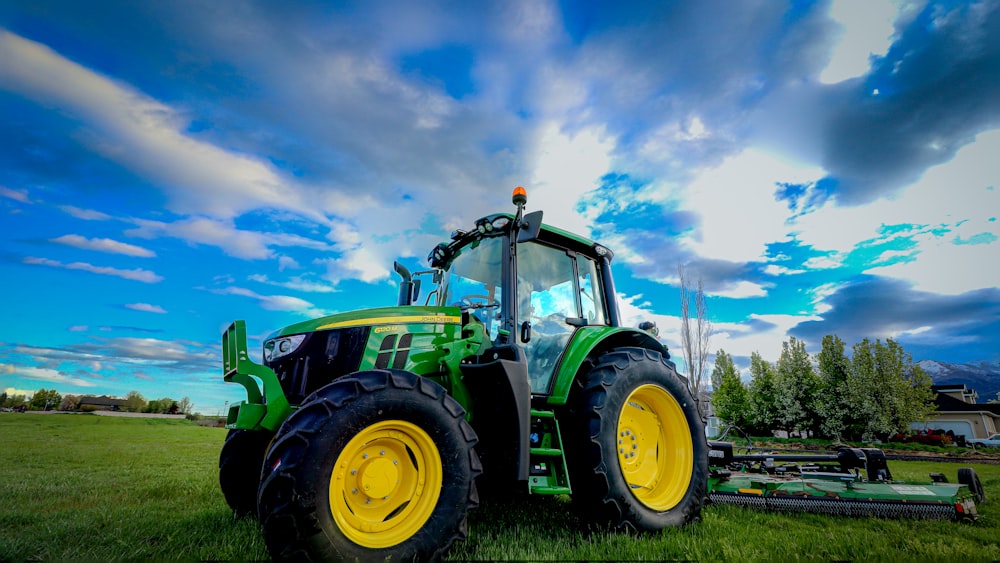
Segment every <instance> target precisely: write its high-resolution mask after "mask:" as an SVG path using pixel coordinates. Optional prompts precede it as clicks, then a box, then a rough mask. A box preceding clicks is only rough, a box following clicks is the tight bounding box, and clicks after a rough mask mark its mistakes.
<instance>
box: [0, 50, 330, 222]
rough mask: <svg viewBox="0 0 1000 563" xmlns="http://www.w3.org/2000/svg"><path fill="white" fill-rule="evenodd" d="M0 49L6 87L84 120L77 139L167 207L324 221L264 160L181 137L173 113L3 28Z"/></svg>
mask: <svg viewBox="0 0 1000 563" xmlns="http://www.w3.org/2000/svg"><path fill="white" fill-rule="evenodd" d="M0 51H3V52H4V53H5V55H4V57H2V58H0V80H2V81H3V82H4V83H5V88H6V89H8V90H11V91H14V92H16V93H17V94H19V95H22V96H25V97H27V98H29V99H32V100H34V101H36V102H38V103H40V104H44V105H46V106H49V107H53V108H55V109H57V110H59V111H62V112H65V113H67V114H69V115H72V116H73V117H75V118H77V119H79V120H80V121H81V122H83V123H85V124H86V125H87V133H86V134H85V136H83V137H81V139H80V140H82V141H83V142H84V143H86V144H87V145H89V147H90V148H91V149H92V150H94V151H95V152H98V153H100V154H101V155H102V156H103V157H104V158H107V159H110V160H112V161H115V162H117V163H119V164H121V165H122V166H124V167H126V168H128V169H130V170H132V171H134V172H136V173H138V174H140V175H142V176H143V177H145V178H147V179H149V180H151V183H154V184H156V185H160V186H165V187H166V188H165V190H166V191H167V193H168V196H169V197H170V208H171V209H172V210H174V211H177V212H180V213H205V214H211V215H213V216H217V217H223V218H228V217H233V216H236V215H239V214H241V213H243V212H246V211H250V210H253V209H259V208H266V209H275V208H276V209H286V210H290V211H294V212H296V213H298V214H301V215H303V216H305V217H310V218H312V219H313V220H315V221H318V222H324V221H325V220H326V218H325V217H324V215H323V213H322V211H321V210H317V209H316V208H315V207H314V206H313V205H312V203H311V202H306V201H304V198H303V197H302V195H301V193H300V190H299V189H298V187H297V186H295V185H294V184H292V183H291V182H289V181H288V180H287V179H286V178H283V177H282V176H281V175H280V174H279V173H278V172H277V171H276V170H275V169H274V167H273V166H271V165H270V163H268V162H266V161H265V160H262V159H259V158H256V157H252V156H247V155H243V154H238V153H235V152H230V151H227V150H224V149H222V148H220V147H217V146H215V145H212V144H210V143H207V142H204V141H201V140H198V139H195V138H193V137H191V136H188V135H186V134H185V133H184V132H183V131H184V129H185V127H186V126H187V124H186V123H185V122H184V119H183V118H182V116H181V114H180V113H179V112H177V111H175V110H174V109H173V108H171V107H169V106H167V105H165V104H162V103H160V102H158V101H156V100H154V99H152V98H149V97H148V96H146V95H144V94H142V93H140V92H137V91H135V90H134V89H132V88H131V87H129V86H126V85H124V84H121V83H118V82H116V81H114V80H111V79H109V78H107V77H105V76H102V75H100V74H97V73H95V72H93V71H91V70H89V69H87V68H85V67H83V66H81V65H79V64H77V63H75V62H73V61H70V60H68V59H66V58H64V57H62V56H61V55H59V54H58V53H56V52H55V51H53V50H52V49H50V48H48V47H46V46H44V45H42V44H40V43H36V42H34V41H30V40H28V39H25V38H23V37H20V36H18V35H15V34H13V33H10V32H7V31H0ZM327 192H328V195H331V196H332V195H336V190H330V189H327ZM345 199H347V198H346V197H344V196H341V197H340V200H341V202H343V201H344V200H345Z"/></svg>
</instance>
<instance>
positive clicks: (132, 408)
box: [125, 391, 146, 412]
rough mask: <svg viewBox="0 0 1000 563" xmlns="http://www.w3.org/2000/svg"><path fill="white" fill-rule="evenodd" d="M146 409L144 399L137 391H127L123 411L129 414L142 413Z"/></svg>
mask: <svg viewBox="0 0 1000 563" xmlns="http://www.w3.org/2000/svg"><path fill="white" fill-rule="evenodd" d="M145 408H146V398H145V397H143V396H142V393H140V392H138V391H129V392H128V394H127V395H125V410H127V411H129V412H142V411H143V409H145Z"/></svg>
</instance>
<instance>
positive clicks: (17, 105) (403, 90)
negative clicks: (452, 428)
mask: <svg viewBox="0 0 1000 563" xmlns="http://www.w3.org/2000/svg"><path fill="white" fill-rule="evenodd" d="M0 128H2V129H0V133H2V134H0V225H2V227H0V237H2V245H3V246H2V251H0V284H2V286H0V287H2V288H3V293H4V297H5V299H4V307H3V313H2V317H0V318H2V319H3V322H2V323H0V388H2V389H7V390H8V391H12V392H19V391H20V392H28V393H29V394H30V393H31V392H33V391H34V390H37V389H38V388H40V387H45V388H55V389H57V390H58V391H60V392H61V393H63V394H66V393H76V394H82V393H95V394H112V395H124V394H125V393H127V392H128V391H129V390H132V389H135V390H138V391H140V392H142V393H143V394H144V395H145V396H146V397H147V398H149V399H153V398H160V397H164V396H169V397H172V398H175V399H179V398H181V397H183V396H188V397H190V399H191V400H192V401H193V402H194V404H195V408H196V410H199V411H201V412H205V413H209V412H211V413H214V412H215V411H218V410H221V409H222V407H223V405H224V403H225V402H226V401H234V400H240V399H241V398H242V392H241V388H240V387H239V386H236V385H231V384H223V383H222V380H221V375H220V364H221V360H220V352H219V346H218V341H219V336H220V334H221V332H222V330H223V329H224V328H225V327H226V326H227V325H228V323H229V322H230V321H232V320H233V319H237V318H242V319H246V321H247V324H248V330H249V332H250V333H251V338H252V342H251V345H252V346H259V344H260V338H261V337H263V336H265V335H267V334H268V333H270V332H271V331H272V330H274V329H276V328H278V327H280V326H284V325H287V324H290V323H292V322H296V321H299V320H302V319H304V318H306V317H313V316H317V315H322V314H327V313H334V312H338V311H345V310H352V309H357V308H361V307H369V306H379V305H385V304H391V303H393V302H394V299H395V295H396V288H395V276H394V275H391V264H392V261H393V259H396V258H401V259H402V261H403V262H404V263H405V264H407V265H409V266H410V267H411V268H417V267H421V266H423V265H425V263H424V257H425V256H426V255H427V252H428V251H429V249H430V248H432V247H433V246H434V244H436V243H437V242H439V241H440V240H443V239H444V238H446V237H447V235H448V233H449V232H450V231H451V230H453V229H454V228H458V227H464V226H467V225H469V224H471V221H472V220H473V219H474V218H476V217H479V216H481V215H485V214H487V213H490V212H495V211H508V210H510V199H509V198H510V191H511V189H512V188H513V187H514V186H516V185H524V186H525V187H527V189H528V193H529V202H528V207H529V209H543V210H544V211H545V216H546V220H547V222H549V223H551V224H554V225H556V226H559V227H562V228H565V229H569V230H573V231H576V232H580V233H582V234H585V235H588V236H591V237H592V238H595V239H597V240H600V241H602V242H604V243H606V244H607V245H609V246H610V247H611V248H613V249H614V250H615V252H616V258H615V263H614V272H615V275H616V283H617V289H618V291H619V293H620V297H621V301H622V307H623V310H624V312H625V316H626V320H627V321H628V322H630V323H632V324H637V323H638V322H639V321H640V320H643V319H653V320H656V321H657V323H658V325H659V326H660V328H661V336H662V337H663V339H664V341H665V342H666V343H667V344H668V345H669V346H671V347H672V348H673V349H675V350H677V349H679V344H680V339H679V337H678V324H679V323H678V314H679V298H678V288H677V283H678V282H677V266H678V264H684V265H685V268H686V270H687V273H688V276H689V277H691V278H693V279H697V278H699V277H700V278H701V279H702V280H703V283H704V287H705V290H706V292H707V294H708V295H709V303H708V306H709V311H710V316H711V319H712V322H713V324H714V328H715V333H714V335H713V337H712V341H711V347H712V349H713V350H716V349H719V348H723V349H725V350H726V351H727V352H728V353H730V354H731V355H733V356H734V357H735V359H736V362H737V364H738V365H741V366H744V367H745V366H746V364H747V363H748V361H747V358H748V357H749V355H750V354H751V353H752V352H753V351H759V352H760V353H761V354H762V355H763V357H764V358H765V359H769V360H772V361H773V360H776V359H777V356H778V353H779V351H780V348H781V343H782V342H783V341H784V340H786V339H787V338H788V337H790V336H795V337H796V338H799V339H803V340H804V341H805V342H806V343H807V346H808V348H809V349H810V351H812V352H818V351H819V342H820V340H821V339H822V337H823V336H824V335H826V334H837V335H839V336H840V337H841V338H842V339H844V340H845V341H846V342H847V343H848V344H853V343H854V342H856V341H858V340H860V339H861V338H864V337H870V338H887V337H892V338H895V339H897V340H898V341H899V342H900V343H902V344H903V346H904V347H905V348H906V350H907V351H909V352H911V353H912V354H913V356H914V359H916V360H920V359H935V360H939V361H944V362H971V361H978V360H987V361H996V360H998V359H1000V287H998V286H1000V283H998V281H1000V241H998V238H1000V224H998V216H1000V192H998V189H997V188H998V184H1000V3H998V2H997V1H995V0H991V1H986V2H951V1H948V2H907V1H899V2H897V1H892V2H889V1H875V0H873V1H864V2H862V1H852V2H837V3H835V4H829V3H825V2H778V1H762V2H729V1H721V0H720V1H703V2H649V3H642V2H607V3H605V2H594V1H590V2H546V1H542V0H524V1H519V0H509V1H504V2H494V3H484V2H408V1H398V2H393V1H388V2H335V3H324V2H280V3H277V2H266V1H259V2H254V1H236V0H233V1H229V2H195V1H185V0H177V1H170V2H110V1H109V2H98V3H84V2H69V1H66V2H53V1H35V2H11V1H3V2H0Z"/></svg>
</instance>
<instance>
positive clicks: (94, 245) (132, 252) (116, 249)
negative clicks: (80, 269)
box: [50, 235, 156, 258]
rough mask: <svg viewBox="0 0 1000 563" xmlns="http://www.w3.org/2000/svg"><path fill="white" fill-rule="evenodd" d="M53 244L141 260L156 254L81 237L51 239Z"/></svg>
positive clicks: (102, 239)
mask: <svg viewBox="0 0 1000 563" xmlns="http://www.w3.org/2000/svg"><path fill="white" fill-rule="evenodd" d="M50 240H51V241H52V242H57V243H59V244H65V245H68V246H74V247H76V248H82V249H84V250H96V251H98V252H107V253H110V254H124V255H126V256H137V257H140V258H152V257H154V256H156V253H155V252H153V251H152V250H149V249H146V248H142V247H141V246H135V245H132V244H127V243H124V242H118V241H116V240H112V239H108V238H90V239H89V238H87V237H83V236H80V235H63V236H61V237H56V238H54V239H50Z"/></svg>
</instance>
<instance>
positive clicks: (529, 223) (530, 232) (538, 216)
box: [517, 210, 542, 242]
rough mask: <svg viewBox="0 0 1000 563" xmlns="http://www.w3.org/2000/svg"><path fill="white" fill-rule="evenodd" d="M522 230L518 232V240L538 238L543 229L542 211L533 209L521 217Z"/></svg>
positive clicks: (525, 240) (524, 240)
mask: <svg viewBox="0 0 1000 563" xmlns="http://www.w3.org/2000/svg"><path fill="white" fill-rule="evenodd" d="M520 228H521V230H520V231H518V233H517V242H528V241H532V240H535V239H536V238H538V231H540V230H541V229H542V211H541V210H538V211H532V212H531V213H528V214H527V215H525V216H524V218H522V219H521V225H520Z"/></svg>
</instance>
